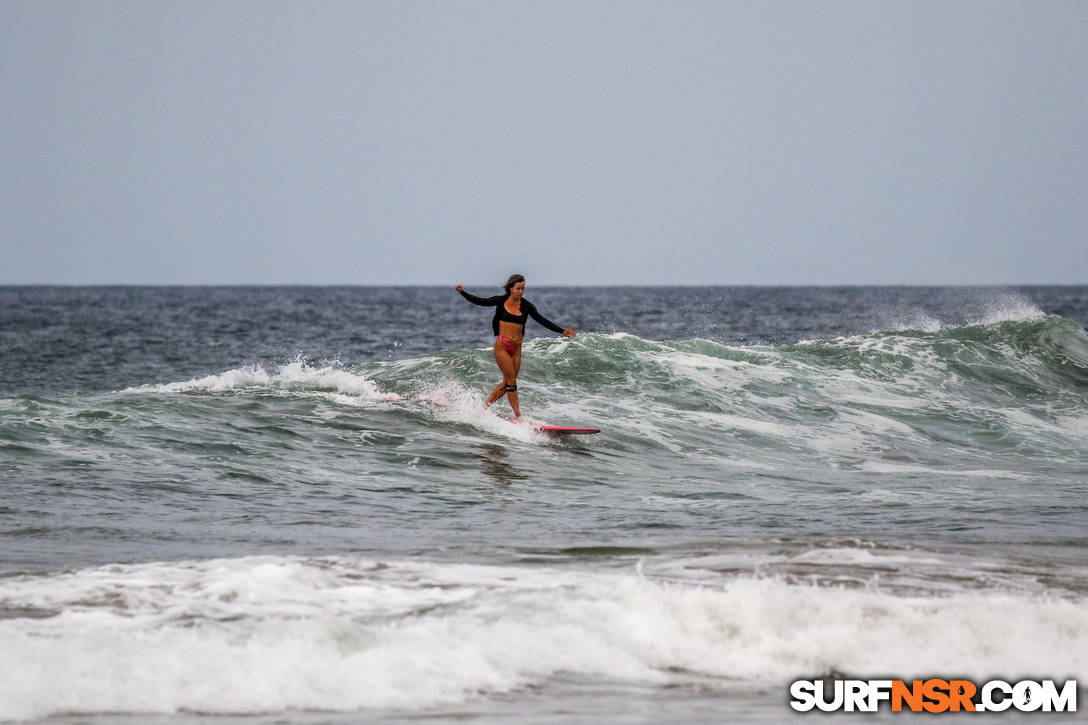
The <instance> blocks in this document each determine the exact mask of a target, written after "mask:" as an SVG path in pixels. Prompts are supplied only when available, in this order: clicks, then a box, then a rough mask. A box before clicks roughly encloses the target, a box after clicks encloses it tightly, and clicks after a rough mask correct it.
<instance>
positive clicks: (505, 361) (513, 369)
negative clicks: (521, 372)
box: [484, 342, 521, 418]
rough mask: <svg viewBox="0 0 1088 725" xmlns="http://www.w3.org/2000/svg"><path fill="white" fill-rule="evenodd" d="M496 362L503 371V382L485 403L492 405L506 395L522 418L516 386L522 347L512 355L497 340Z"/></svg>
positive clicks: (516, 413)
mask: <svg viewBox="0 0 1088 725" xmlns="http://www.w3.org/2000/svg"><path fill="white" fill-rule="evenodd" d="M515 360H516V363H515ZM495 362H496V363H498V365H499V370H501V371H502V383H501V384H500V385H499V386H498V387H496V388H495V389H494V390H492V391H491V395H489V396H488V398H487V400H486V401H485V402H484V405H485V406H488V405H491V404H492V403H494V402H495V401H496V400H498V399H499V398H501V397H502V396H503V395H505V396H506V399H507V400H509V401H510V407H511V408H513V409H514V417H516V418H520V417H521V409H520V408H519V407H518V394H517V391H516V388H517V384H518V368H520V367H521V349H520V348H519V349H518V351H517V353H516V354H515V355H514V356H511V355H510V353H508V352H507V351H506V348H505V347H504V346H503V345H502V344H500V343H499V342H496V343H495ZM511 387H513V388H515V390H510V388H511Z"/></svg>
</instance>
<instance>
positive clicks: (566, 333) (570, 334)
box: [563, 327, 578, 337]
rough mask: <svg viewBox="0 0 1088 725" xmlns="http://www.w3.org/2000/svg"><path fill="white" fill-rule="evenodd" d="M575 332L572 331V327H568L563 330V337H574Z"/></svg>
mask: <svg viewBox="0 0 1088 725" xmlns="http://www.w3.org/2000/svg"><path fill="white" fill-rule="evenodd" d="M577 334H578V333H577V332H575V331H574V328H573V327H568V328H567V329H565V330H563V337H574V336H575V335H577Z"/></svg>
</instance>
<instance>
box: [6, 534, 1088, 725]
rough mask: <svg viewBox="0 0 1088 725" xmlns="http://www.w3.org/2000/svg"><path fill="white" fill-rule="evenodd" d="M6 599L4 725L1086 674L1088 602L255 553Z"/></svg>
mask: <svg viewBox="0 0 1088 725" xmlns="http://www.w3.org/2000/svg"><path fill="white" fill-rule="evenodd" d="M829 555H837V554H835V553H834V552H832V554H829ZM0 604H2V606H3V607H4V608H5V609H6V610H7V611H8V612H9V614H8V617H9V618H7V619H4V620H0V651H3V652H4V657H3V658H2V660H0V719H32V718H40V717H46V716H49V715H51V714H56V713H65V712H83V713H103V712H112V713H135V712H147V713H158V712H165V713H169V712H176V711H179V710H183V709H184V710H196V711H201V712H208V713H257V712H279V711H283V710H287V709H291V708H297V709H321V710H332V711H349V710H355V709H365V708H378V707H393V708H406V709H418V708H428V707H435V706H441V705H445V704H450V703H457V702H464V701H466V700H469V699H471V698H472V697H475V696H479V695H481V694H487V693H499V692H507V691H510V690H512V689H514V688H518V687H523V686H526V685H529V684H534V683H542V682H545V681H547V680H548V679H549V678H550V677H552V676H554V675H556V674H557V673H567V674H568V675H569V674H574V675H577V676H578V677H579V678H580V679H581V680H582V681H583V682H588V683H591V682H593V681H594V680H601V681H613V682H614V681H623V682H631V683H635V684H640V685H648V686H653V685H660V684H668V683H671V682H676V681H682V680H684V678H685V677H693V676H694V677H699V678H712V679H716V680H719V681H720V682H722V683H723V686H724V685H725V684H726V683H728V682H736V681H738V680H739V681H756V680H769V681H772V682H785V681H787V680H789V679H792V678H794V677H799V676H805V675H812V674H819V673H821V672H826V671H828V670H829V669H831V668H835V669H837V670H840V671H844V672H851V673H858V674H874V673H876V674H879V675H888V674H895V675H898V676H904V677H910V676H913V675H919V676H930V675H933V674H934V673H954V674H956V675H973V676H978V677H987V676H993V675H995V674H1001V675H1004V676H1007V677H1010V678H1012V677H1018V676H1036V677H1037V676H1039V675H1040V674H1042V673H1049V674H1053V675H1055V676H1077V677H1080V678H1085V677H1088V606H1086V603H1085V602H1084V601H1080V600H1058V599H1038V598H1034V597H1026V596H1011V595H995V594H972V593H958V594H955V595H953V596H948V597H942V598H933V597H896V596H890V595H888V594H883V593H880V592H879V591H872V590H865V589H838V588H826V587H815V586H798V585H791V584H787V583H784V582H783V581H780V580H777V579H752V578H735V579H726V580H721V581H718V582H716V583H715V584H713V585H706V584H703V585H699V584H693V583H683V582H663V581H657V580H653V579H646V578H643V577H642V576H639V575H638V574H637V573H635V572H632V573H630V574H616V573H600V572H589V571H566V570H564V571H560V570H553V569H545V568H524V567H498V566H474V565H466V564H431V563H419V562H386V563H380V562H376V561H369V560H361V559H349V558H335V557H329V558H323V559H298V558H276V557H259V558H246V559H237V560H218V561H204V562H195V563H180V564H148V565H138V566H114V567H104V568H98V569H90V570H83V571H76V572H71V573H63V574H55V575H50V576H21V577H9V578H7V579H4V580H2V581H0ZM27 608H35V609H36V610H38V614H39V615H41V614H43V613H46V612H55V613H56V614H55V615H54V616H47V617H37V618H32V617H26V618H20V617H19V616H18V610H20V609H24V610H25V609H27ZM12 614H14V615H15V616H12ZM685 673H689V674H685Z"/></svg>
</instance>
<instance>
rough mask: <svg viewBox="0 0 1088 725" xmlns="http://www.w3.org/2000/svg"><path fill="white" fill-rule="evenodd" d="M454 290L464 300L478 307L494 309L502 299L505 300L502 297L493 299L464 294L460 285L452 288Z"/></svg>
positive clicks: (463, 289) (496, 296)
mask: <svg viewBox="0 0 1088 725" xmlns="http://www.w3.org/2000/svg"><path fill="white" fill-rule="evenodd" d="M454 289H455V290H457V291H458V292H459V293H460V294H461V296H462V297H464V298H465V299H466V300H468V301H469V302H471V303H472V304H474V305H479V306H480V307H496V306H498V305H499V304H500V303H501V302H502V301H503V299H505V296H504V295H495V296H494V297H477V296H476V295H474V294H469V293H468V292H465V288H464V287H462V286H461V285H457V286H456V287H454Z"/></svg>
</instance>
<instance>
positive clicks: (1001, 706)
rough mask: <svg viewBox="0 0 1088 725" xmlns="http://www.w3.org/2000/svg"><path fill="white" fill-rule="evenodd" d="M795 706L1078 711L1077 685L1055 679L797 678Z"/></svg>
mask: <svg viewBox="0 0 1088 725" xmlns="http://www.w3.org/2000/svg"><path fill="white" fill-rule="evenodd" d="M790 697H791V698H792V699H791V700H790V707H792V708H793V709H794V710H797V711H798V712H810V711H812V710H819V711H822V712H877V711H878V710H879V709H880V708H881V706H882V705H884V704H885V703H888V704H889V705H890V706H891V710H892V712H902V711H904V710H906V711H908V712H933V713H940V712H1003V711H1005V710H1008V709H1010V708H1012V709H1014V710H1019V711H1020V712H1076V711H1077V681H1076V680H1067V681H1066V682H1065V683H1063V684H1061V685H1059V684H1058V683H1057V682H1055V681H1054V680H1041V681H1034V680H1021V681H1020V682H1016V683H1009V682H1005V681H1004V680H990V681H989V682H986V683H983V684H981V685H979V684H976V683H974V682H971V681H970V680H945V679H940V678H931V679H928V680H911V681H909V682H908V681H905V680H797V681H796V682H794V683H792V684H791V685H790Z"/></svg>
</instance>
